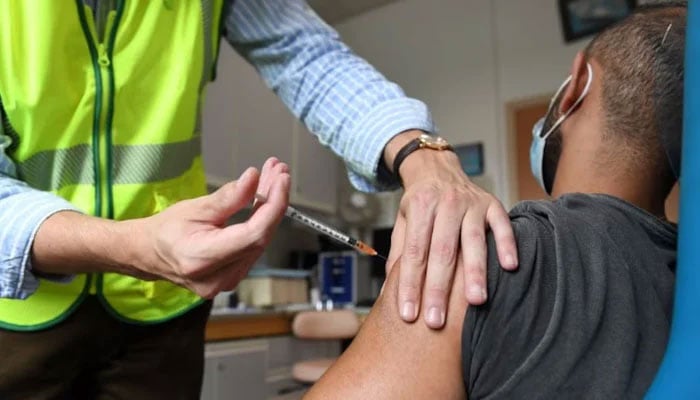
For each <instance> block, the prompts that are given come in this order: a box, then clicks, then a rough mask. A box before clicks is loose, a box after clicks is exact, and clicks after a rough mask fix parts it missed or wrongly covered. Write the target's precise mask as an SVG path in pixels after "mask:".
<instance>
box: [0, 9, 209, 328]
mask: <svg viewBox="0 0 700 400" xmlns="http://www.w3.org/2000/svg"><path fill="white" fill-rule="evenodd" d="M221 11H222V4H221V0H167V1H166V0H164V1H141V0H118V1H117V6H116V9H115V10H114V11H112V12H111V13H110V14H109V17H108V19H107V23H106V27H105V31H104V32H105V33H104V37H103V38H98V36H97V34H96V30H95V24H94V18H93V16H92V11H91V9H90V8H88V7H87V6H85V5H84V3H83V1H82V0H73V1H70V0H60V1H59V0H52V1H26V0H7V1H0V21H1V23H0V101H1V102H2V105H3V108H4V111H5V118H6V120H5V121H3V122H4V126H5V130H6V131H7V130H10V131H11V132H4V133H5V134H6V135H9V136H10V137H11V138H12V139H13V144H12V146H11V147H10V149H9V154H8V155H9V156H10V157H11V158H12V160H13V161H14V162H15V163H16V165H17V170H18V174H19V178H20V179H21V180H23V181H24V182H26V183H27V184H29V185H30V186H32V187H34V188H37V189H40V190H44V191H49V192H52V193H55V194H57V195H59V196H61V197H63V198H65V199H67V200H68V201H70V202H71V203H72V204H74V205H75V206H76V207H78V208H79V209H80V210H82V211H83V212H85V213H87V214H92V215H95V216H99V217H103V218H110V219H115V220H125V219H132V218H140V217H146V216H149V215H153V214H155V213H158V212H159V211H161V210H163V209H164V208H166V207H168V206H169V205H171V204H173V203H175V202H177V201H180V200H183V199H187V198H192V197H196V196H200V195H203V194H205V193H206V181H205V175H204V169H203V164H202V159H201V151H200V148H201V144H200V133H201V120H200V115H201V108H202V102H203V99H204V91H205V86H206V84H207V83H208V82H209V81H210V80H211V78H212V76H213V71H214V68H215V62H216V58H217V54H218V46H219V38H220V30H219V21H220V19H221V18H220V16H221ZM88 293H94V294H96V295H97V296H99V298H100V300H101V301H102V303H103V304H104V306H105V307H106V308H107V310H109V311H110V312H112V313H113V314H114V315H116V316H117V317H119V318H121V319H122V320H125V321H129V322H136V323H157V322H161V321H165V320H168V319H171V318H173V317H175V316H177V315H180V314H182V313H184V312H186V311H188V310H189V309H191V308H193V307H194V306H196V305H197V304H199V303H200V302H201V301H202V299H201V298H199V297H198V296H197V295H195V294H194V293H192V292H190V291H188V290H186V289H184V288H181V287H179V286H176V285H173V284H170V283H167V282H164V281H154V282H146V281H141V280H138V279H135V278H132V277H128V276H124V275H119V274H111V273H110V274H91V275H79V276H78V277H77V278H76V279H74V280H73V281H72V282H71V283H69V284H62V283H54V282H50V281H47V280H41V281H40V285H39V288H38V290H37V292H36V293H34V294H33V295H31V296H30V297H29V298H28V299H26V300H0V327H2V328H6V329H13V330H38V329H42V328H46V327H50V326H52V325H55V324H56V323H58V322H60V321H62V320H63V319H65V318H66V317H67V316H68V315H70V313H71V311H72V310H73V309H75V308H76V307H77V306H78V305H79V304H80V302H81V300H82V299H83V298H84V297H85V296H86V295H87V294H88Z"/></svg>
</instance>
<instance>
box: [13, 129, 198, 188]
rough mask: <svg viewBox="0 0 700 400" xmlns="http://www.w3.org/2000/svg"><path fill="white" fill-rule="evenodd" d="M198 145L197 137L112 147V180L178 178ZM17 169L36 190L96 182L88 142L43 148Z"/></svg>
mask: <svg viewBox="0 0 700 400" xmlns="http://www.w3.org/2000/svg"><path fill="white" fill-rule="evenodd" d="M201 147H202V146H201V139H200V136H195V137H193V138H191V139H190V140H186V141H184V142H176V143H166V144H148V145H137V146H128V145H119V146H114V147H113V148H112V152H113V153H112V160H113V162H114V168H113V172H114V176H113V177H112V182H113V183H114V184H133V183H136V184H138V183H152V182H160V181H165V180H168V179H174V178H177V177H178V176H180V175H182V174H184V173H185V172H186V171H187V170H188V169H190V168H191V167H192V163H193V162H194V160H195V158H196V157H197V156H199V155H200V153H201ZM17 169H18V172H19V177H20V179H22V180H24V181H25V182H27V184H28V185H30V186H32V187H34V188H36V189H39V190H46V191H50V190H57V189H60V188H62V187H65V186H69V185H94V184H95V175H94V171H93V167H92V148H91V146H90V145H87V144H84V145H78V146H74V147H71V148H68V149H60V150H54V151H42V152H40V153H37V154H35V155H33V156H32V157H30V158H29V159H27V160H26V161H24V162H20V163H17Z"/></svg>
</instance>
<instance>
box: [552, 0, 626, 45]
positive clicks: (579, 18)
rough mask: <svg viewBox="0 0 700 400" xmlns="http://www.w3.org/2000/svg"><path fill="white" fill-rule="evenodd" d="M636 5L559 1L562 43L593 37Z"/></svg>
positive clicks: (601, 0)
mask: <svg viewBox="0 0 700 400" xmlns="http://www.w3.org/2000/svg"><path fill="white" fill-rule="evenodd" d="M636 5H637V1H636V0H559V14H560V15H561V24H562V30H563V31H564V41H565V42H567V43H568V42H572V41H575V40H578V39H581V38H584V37H586V36H590V35H593V34H595V33H596V32H599V31H600V30H602V29H604V28H605V27H607V26H610V25H612V24H614V23H615V22H617V21H619V20H621V19H622V18H624V17H626V16H627V15H629V14H630V13H631V12H632V10H633V9H634V7H635V6H636Z"/></svg>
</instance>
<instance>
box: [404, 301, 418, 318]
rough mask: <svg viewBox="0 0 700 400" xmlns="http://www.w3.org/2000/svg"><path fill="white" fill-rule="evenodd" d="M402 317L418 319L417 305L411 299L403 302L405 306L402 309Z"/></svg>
mask: <svg viewBox="0 0 700 400" xmlns="http://www.w3.org/2000/svg"><path fill="white" fill-rule="evenodd" d="M401 317H402V318H403V319H405V320H406V321H413V320H414V319H416V305H415V304H413V303H412V302H410V301H407V302H405V303H403V308H402V309H401Z"/></svg>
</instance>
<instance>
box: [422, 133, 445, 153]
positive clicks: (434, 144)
mask: <svg viewBox="0 0 700 400" xmlns="http://www.w3.org/2000/svg"><path fill="white" fill-rule="evenodd" d="M418 141H419V142H420V147H421V148H425V147H427V148H429V149H433V150H448V149H451V148H452V146H450V144H449V143H448V142H447V140H445V139H444V138H442V137H440V136H432V135H428V134H425V133H424V134H422V135H420V136H419V137H418Z"/></svg>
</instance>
